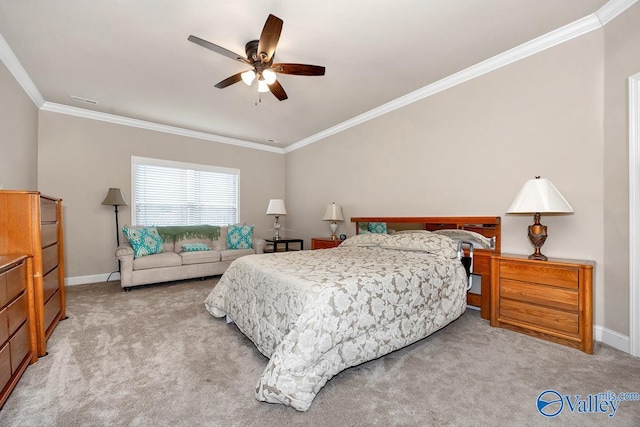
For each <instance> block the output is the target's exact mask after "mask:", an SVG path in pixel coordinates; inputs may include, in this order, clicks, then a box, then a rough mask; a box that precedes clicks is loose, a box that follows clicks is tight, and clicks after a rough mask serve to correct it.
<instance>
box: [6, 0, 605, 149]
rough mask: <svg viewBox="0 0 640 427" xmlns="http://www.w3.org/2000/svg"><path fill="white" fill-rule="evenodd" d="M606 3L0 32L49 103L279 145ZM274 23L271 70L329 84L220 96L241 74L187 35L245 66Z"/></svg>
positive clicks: (18, 20) (12, 24)
mask: <svg viewBox="0 0 640 427" xmlns="http://www.w3.org/2000/svg"><path fill="white" fill-rule="evenodd" d="M605 3H607V1H606V0H562V1H558V0H535V1H532V0H457V1H451V0H398V1H394V2H391V1H388V0H325V1H314V2H311V1H255V0H253V1H251V0H234V1H228V0H224V1H223V0H207V1H205V0H180V1H175V0H135V1H131V0H103V1H86V0H57V1H48V0H20V1H15V0H0V34H1V35H2V36H3V37H4V39H5V40H6V42H7V44H8V46H9V48H10V49H11V51H13V53H14V54H15V56H16V57H17V59H18V61H19V62H20V64H22V67H24V69H25V70H26V72H27V74H28V75H29V77H30V79H31V80H32V81H33V83H34V84H35V86H36V88H37V90H38V91H39V92H40V94H41V95H42V97H43V98H44V100H45V101H47V102H48V103H54V104H60V105H66V106H71V107H78V108H82V109H86V110H93V111H97V112H102V113H109V114H113V115H117V116H122V117H126V118H131V119H139V120H144V121H149V122H153V123H158V124H163V125H169V126H175V127H178V128H183V129H188V130H193V131H199V132H204V133H207V134H212V135H214V136H222V137H226V138H234V139H238V140H241V141H248V142H252V143H258V144H266V145H268V146H274V147H286V146H288V145H290V144H293V143H296V142H299V141H301V140H303V139H305V138H309V137H311V136H313V135H316V134H318V133H321V132H323V131H325V130H326V129H329V128H331V127H333V126H336V125H339V124H340V123H343V122H345V121H347V120H350V119H352V118H353V117H356V116H358V115H360V114H363V113H365V112H367V111H370V110H372V109H374V108H377V107H379V106H381V105H383V104H385V103H388V102H390V101H393V100H394V99H397V98H399V97H401V96H403V95H406V94H408V93H410V92H412V91H415V90H417V89H420V88H422V87H424V86H427V85H430V84H432V83H434V82H436V81H439V80H441V79H443V78H445V77H447V76H450V75H452V74H454V73H456V72H459V71H461V70H463V69H466V68H468V67H470V66H473V65H474V64H477V63H479V62H481V61H483V60H486V59H488V58H491V57H493V56H495V55H497V54H499V53H501V52H504V51H507V50H509V49H512V48H514V47H516V46H518V45H521V44H522V43H525V42H527V41H530V40H532V39H534V38H536V37H539V36H541V35H543V34H545V33H548V32H549V31H552V30H554V29H557V28H559V27H562V26H564V25H566V24H569V23H572V22H574V21H576V20H578V19H580V18H583V17H585V16H587V15H590V14H593V13H595V12H596V11H598V9H599V8H601V7H602V6H603V5H604V4H605ZM270 13H272V14H274V15H276V16H278V17H279V18H281V19H282V20H283V21H284V26H283V30H282V34H281V37H280V41H279V43H278V47H277V50H276V62H294V63H306V64H314V65H323V66H325V67H326V75H325V76H322V77H305V76H293V75H278V80H279V82H280V83H281V84H282V86H283V87H284V89H285V90H286V92H287V94H288V96H289V99H287V100H285V101H282V102H280V101H278V100H277V99H276V98H275V97H274V96H273V95H272V94H270V93H265V94H262V95H261V97H260V99H258V92H257V89H256V83H255V82H254V85H253V86H252V87H248V86H246V85H245V84H244V83H242V82H239V83H236V84H234V85H232V86H230V87H228V88H226V89H217V88H215V87H214V85H215V84H216V83H218V82H219V81H221V80H223V79H225V78H226V77H229V76H230V75H232V74H235V73H238V72H240V71H243V70H244V69H246V68H247V67H246V66H243V64H242V63H240V62H235V61H233V60H231V59H229V58H227V57H225V56H222V55H219V54H216V53H214V52H212V51H210V50H207V49H204V48H202V47H200V46H198V45H196V44H194V43H191V42H189V41H187V37H188V36H189V35H190V34H193V35H196V36H198V37H201V38H203V39H205V40H208V41H210V42H212V43H215V44H217V45H219V46H222V47H224V48H226V49H228V50H231V51H233V52H236V53H239V54H243V53H244V46H245V43H246V42H248V41H250V40H255V39H258V38H259V36H260V33H261V31H262V27H263V26H264V23H265V20H266V18H267V16H268V15H269V14H270ZM71 96H77V97H81V98H87V99H91V100H95V101H97V102H98V103H97V104H95V105H93V104H89V103H86V102H84V101H78V100H74V99H72V98H71ZM258 101H260V102H258ZM256 104H257V105H256ZM214 139H215V138H214Z"/></svg>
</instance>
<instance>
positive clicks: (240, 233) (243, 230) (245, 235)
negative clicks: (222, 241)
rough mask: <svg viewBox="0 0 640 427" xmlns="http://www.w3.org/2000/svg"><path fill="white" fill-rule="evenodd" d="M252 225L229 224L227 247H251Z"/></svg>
mask: <svg viewBox="0 0 640 427" xmlns="http://www.w3.org/2000/svg"><path fill="white" fill-rule="evenodd" d="M252 240H253V225H230V226H229V234H227V248H229V249H251V242H252Z"/></svg>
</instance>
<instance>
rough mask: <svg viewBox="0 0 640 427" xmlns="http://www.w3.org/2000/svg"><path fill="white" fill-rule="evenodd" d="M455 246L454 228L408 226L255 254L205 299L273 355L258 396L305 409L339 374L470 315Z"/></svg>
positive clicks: (211, 309)
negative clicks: (320, 246)
mask: <svg viewBox="0 0 640 427" xmlns="http://www.w3.org/2000/svg"><path fill="white" fill-rule="evenodd" d="M370 222H374V221H370ZM423 230H424V229H423ZM421 231H422V230H421ZM456 249H457V248H456V244H455V242H454V241H453V240H452V239H450V238H449V237H447V236H442V235H439V234H435V233H424V232H412V231H411V232H409V231H407V232H403V233H396V234H393V235H390V234H380V233H367V234H357V235H356V236H353V237H350V238H348V239H347V240H345V241H344V242H343V243H342V244H341V245H340V246H339V247H336V248H332V249H324V250H316V251H297V252H284V253H272V254H263V255H249V256H246V257H242V258H240V259H238V260H236V261H234V262H233V263H232V264H231V266H229V268H228V269H227V271H226V272H225V273H224V275H223V276H222V277H221V278H220V280H219V282H218V283H217V284H216V286H215V287H214V289H213V290H212V291H211V293H210V294H209V295H208V297H207V298H206V300H205V307H206V308H207V310H208V311H209V312H210V313H211V314H212V315H213V316H214V317H227V318H230V319H232V320H233V321H234V322H235V323H236V325H237V327H238V328H239V329H240V331H242V332H243V333H244V334H245V335H246V336H247V337H248V338H249V339H251V340H252V341H253V343H254V344H255V345H256V347H257V348H258V350H259V351H260V352H261V353H262V354H264V355H265V356H266V357H268V358H269V362H268V363H267V366H266V367H265V369H264V371H263V373H262V375H261V377H260V378H259V380H258V384H257V387H256V398H257V399H258V400H261V401H265V402H270V403H281V404H285V405H289V406H292V407H293V408H295V409H297V410H299V411H306V410H307V409H308V408H309V406H310V405H311V403H312V401H313V399H314V398H315V396H316V394H317V393H318V392H319V391H320V389H321V388H322V387H323V386H324V385H325V384H326V382H327V381H328V380H330V379H331V378H332V377H333V376H334V375H336V374H338V373H339V372H341V371H343V370H344V369H346V368H348V367H351V366H356V365H358V364H361V363H363V362H366V361H369V360H372V359H375V358H378V357H381V356H383V355H385V354H388V353H390V352H392V351H394V350H397V349H400V348H402V347H405V346H407V345H409V344H411V343H413V342H416V341H418V340H420V339H422V338H424V337H426V336H428V335H430V334H432V333H433V332H435V331H437V330H439V329H441V328H443V327H444V326H446V325H447V324H449V323H451V322H452V321H454V320H455V319H457V318H458V317H459V316H460V315H462V313H463V312H464V310H465V308H466V287H467V280H468V279H467V274H466V271H465V269H464V267H463V266H462V263H461V262H460V260H459V259H458V257H457V252H456Z"/></svg>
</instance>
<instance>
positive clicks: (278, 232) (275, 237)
mask: <svg viewBox="0 0 640 427" xmlns="http://www.w3.org/2000/svg"><path fill="white" fill-rule="evenodd" d="M273 228H275V230H276V233H275V235H274V236H273V240H280V215H276V222H274V223H273Z"/></svg>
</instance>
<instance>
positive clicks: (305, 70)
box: [271, 64, 325, 76]
mask: <svg viewBox="0 0 640 427" xmlns="http://www.w3.org/2000/svg"><path fill="white" fill-rule="evenodd" d="M324 70H325V68H324V67H321V66H320V65H308V64H273V65H272V66H271V71H274V72H276V73H281V74H294V75H296V76H324Z"/></svg>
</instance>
